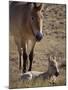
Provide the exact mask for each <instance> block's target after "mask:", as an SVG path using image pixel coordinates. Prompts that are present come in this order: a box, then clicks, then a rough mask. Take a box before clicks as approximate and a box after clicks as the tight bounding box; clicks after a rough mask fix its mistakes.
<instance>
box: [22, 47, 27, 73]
mask: <svg viewBox="0 0 68 90" xmlns="http://www.w3.org/2000/svg"><path fill="white" fill-rule="evenodd" d="M26 63H27V53H26V49H25V48H23V73H25V72H26Z"/></svg>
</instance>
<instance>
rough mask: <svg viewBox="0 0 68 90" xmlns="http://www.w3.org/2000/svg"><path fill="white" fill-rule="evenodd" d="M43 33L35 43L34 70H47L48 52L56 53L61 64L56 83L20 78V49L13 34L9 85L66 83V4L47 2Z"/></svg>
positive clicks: (10, 43) (36, 85)
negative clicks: (18, 49)
mask: <svg viewBox="0 0 68 90" xmlns="http://www.w3.org/2000/svg"><path fill="white" fill-rule="evenodd" d="M43 14H44V22H43V33H44V37H43V39H42V40H41V41H40V42H39V43H36V45H35V50H34V59H33V65H32V70H34V71H46V70H47V64H48V57H47V56H48V54H52V55H55V56H56V57H57V62H58V64H59V70H60V75H59V76H58V77H57V81H56V84H55V85H53V84H49V82H48V80H45V81H43V80H41V79H39V80H32V81H22V80H20V71H19V68H18V51H17V47H16V45H15V42H14V39H13V36H12V35H11V34H10V36H9V37H10V38H9V45H10V48H9V87H10V88H27V87H43V86H44V87H45V86H62V85H66V6H65V5H63V4H62V5H60V4H45V9H44V13H43Z"/></svg>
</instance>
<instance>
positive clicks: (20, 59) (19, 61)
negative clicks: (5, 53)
mask: <svg viewBox="0 0 68 90" xmlns="http://www.w3.org/2000/svg"><path fill="white" fill-rule="evenodd" d="M19 70H21V52H20V53H19Z"/></svg>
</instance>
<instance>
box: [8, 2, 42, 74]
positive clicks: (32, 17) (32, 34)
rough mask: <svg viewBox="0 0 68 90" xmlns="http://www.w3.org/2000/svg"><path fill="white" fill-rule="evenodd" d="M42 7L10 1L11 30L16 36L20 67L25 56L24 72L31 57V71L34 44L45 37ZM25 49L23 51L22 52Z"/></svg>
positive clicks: (40, 5)
mask: <svg viewBox="0 0 68 90" xmlns="http://www.w3.org/2000/svg"><path fill="white" fill-rule="evenodd" d="M42 7H43V5H42V4H41V3H40V4H39V5H38V4H36V3H23V2H15V1H13V2H10V13H9V14H10V32H12V34H13V36H14V40H15V43H16V45H17V48H18V52H19V69H21V56H23V73H25V72H26V63H27V60H28V58H29V61H30V65H29V69H28V70H29V71H31V67H32V60H33V51H34V46H35V44H36V42H37V41H40V40H41V39H42V37H43V33H42V23H43V19H42ZM22 51H23V53H22Z"/></svg>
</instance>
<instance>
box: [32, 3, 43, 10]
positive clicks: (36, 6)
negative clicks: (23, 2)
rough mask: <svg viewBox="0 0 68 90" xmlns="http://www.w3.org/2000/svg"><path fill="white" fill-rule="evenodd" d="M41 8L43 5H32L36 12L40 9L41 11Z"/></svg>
mask: <svg viewBox="0 0 68 90" xmlns="http://www.w3.org/2000/svg"><path fill="white" fill-rule="evenodd" d="M42 7H43V4H42V3H40V4H39V3H34V9H35V10H36V11H40V10H41V9H42Z"/></svg>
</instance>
